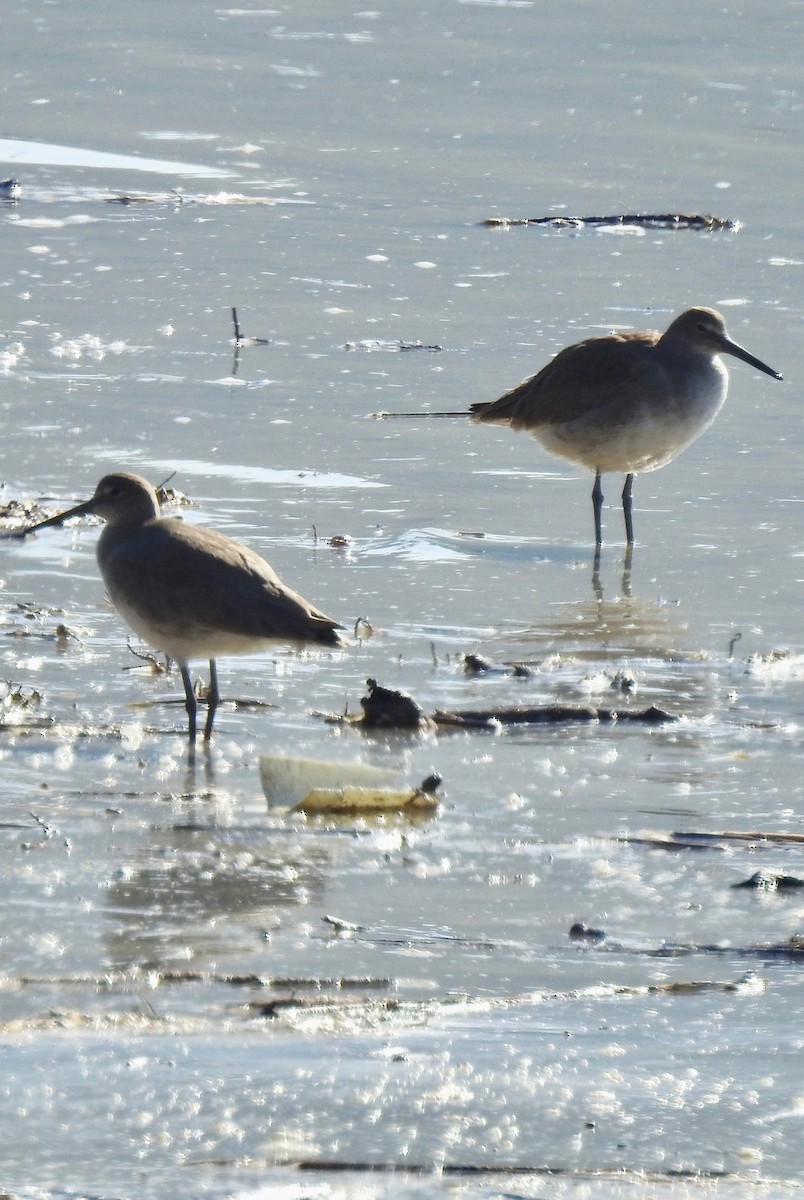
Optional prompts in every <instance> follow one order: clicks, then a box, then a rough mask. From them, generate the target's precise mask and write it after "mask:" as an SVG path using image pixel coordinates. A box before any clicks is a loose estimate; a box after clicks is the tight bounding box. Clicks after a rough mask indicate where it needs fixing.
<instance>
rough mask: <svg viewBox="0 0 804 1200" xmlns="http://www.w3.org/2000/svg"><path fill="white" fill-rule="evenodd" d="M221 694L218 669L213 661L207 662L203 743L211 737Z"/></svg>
mask: <svg viewBox="0 0 804 1200" xmlns="http://www.w3.org/2000/svg"><path fill="white" fill-rule="evenodd" d="M220 699H221V694H220V692H219V690H218V668H217V667H216V666H215V660H214V659H212V658H211V659H210V660H209V691H208V692H207V720H206V724H205V725H204V741H205V742H208V741H209V739H210V738H211V737H212V722H213V721H214V720H215V709H216V708H217V707H218V705H219V704H220Z"/></svg>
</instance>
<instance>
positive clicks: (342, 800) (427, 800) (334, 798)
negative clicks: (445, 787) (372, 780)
mask: <svg viewBox="0 0 804 1200" xmlns="http://www.w3.org/2000/svg"><path fill="white" fill-rule="evenodd" d="M437 807H438V797H437V796H436V794H435V790H431V791H425V790H424V789H423V788H421V787H417V788H412V787H408V788H389V787H353V786H346V787H339V788H313V790H312V791H310V792H308V793H307V795H306V796H305V797H304V799H303V800H300V801H299V803H298V804H296V805H294V807H293V809H292V810H291V811H292V812H305V813H332V814H350V815H352V814H355V813H370V812H405V811H408V810H411V809H414V810H417V811H419V812H421V811H425V812H432V810H433V809H435V808H437Z"/></svg>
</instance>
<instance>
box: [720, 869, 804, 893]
mask: <svg viewBox="0 0 804 1200" xmlns="http://www.w3.org/2000/svg"><path fill="white" fill-rule="evenodd" d="M731 886H732V887H733V888H736V889H739V888H748V889H752V890H753V891H757V892H796V891H799V890H800V889H801V888H804V879H799V877H798V876H797V875H777V874H776V873H775V872H774V871H754V874H753V875H752V876H751V877H750V878H749V879H743V880H742V882H741V883H733V884H732V885H731Z"/></svg>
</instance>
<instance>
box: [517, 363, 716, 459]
mask: <svg viewBox="0 0 804 1200" xmlns="http://www.w3.org/2000/svg"><path fill="white" fill-rule="evenodd" d="M725 394H726V389H725V387H724V386H723V385H722V384H721V381H720V379H719V378H716V382H715V384H714V386H712V387H711V389H707V391H706V392H703V393H702V392H701V391H700V390H699V391H698V392H697V394H696V396H695V397H694V401H693V402H684V401H683V400H679V402H678V403H677V404H676V405H674V406H672V407H662V408H661V409H656V408H649V407H647V406H646V407H643V408H641V409H640V411H639V412H636V413H635V412H631V413H628V414H622V413H615V414H614V415H612V416H611V417H610V418H609V419H606V414H605V413H599V414H590V415H587V416H584V417H581V418H577V419H576V420H574V421H567V422H564V423H563V424H553V425H549V426H548V425H542V426H539V427H538V428H537V429H534V431H533V432H534V434H535V436H536V437H537V438H538V440H539V441H540V442H541V443H542V445H543V446H544V448H545V449H546V450H549V451H550V453H551V454H557V455H558V456H559V457H560V458H567V459H570V460H571V461H572V462H577V463H581V464H582V465H583V466H585V467H589V468H590V469H591V470H593V471H600V472H601V473H605V472H607V471H616V472H619V473H635V474H636V473H637V472H640V471H656V470H658V468H659V467H664V466H666V465H667V463H669V462H672V461H673V459H674V458H675V457H676V455H678V454H680V453H681V451H682V450H685V449H686V448H687V446H689V445H690V444H691V443H692V442H694V441H695V440H696V438H698V437H700V435H701V434H702V433H703V432H704V431H705V430H706V429H708V428H709V426H710V425H711V424H712V422H713V421H714V419H715V417H716V416H717V414H718V411H719V409H720V407H721V405H722V404H723V401H724V399H725Z"/></svg>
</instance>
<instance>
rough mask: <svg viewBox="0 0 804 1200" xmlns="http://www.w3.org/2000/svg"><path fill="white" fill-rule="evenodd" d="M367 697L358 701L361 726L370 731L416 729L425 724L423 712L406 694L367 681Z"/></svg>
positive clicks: (375, 681)
mask: <svg viewBox="0 0 804 1200" xmlns="http://www.w3.org/2000/svg"><path fill="white" fill-rule="evenodd" d="M366 687H367V688H368V695H367V696H364V697H363V699H362V700H361V701H360V707H361V708H362V709H363V716H362V717H359V718H358V720H359V721H360V723H361V725H364V726H367V727H370V728H372V729H418V728H420V727H421V726H423V725H426V724H427V717H426V716H425V714H424V710H423V709H422V708H420V706H419V705H418V704H417V703H416V701H415V700H414V699H413V697H412V696H409V695H408V693H407V692H400V691H396V690H395V689H392V688H386V687H382V686H381V685H380V684H379V683H377V680H376V679H367V680H366Z"/></svg>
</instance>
